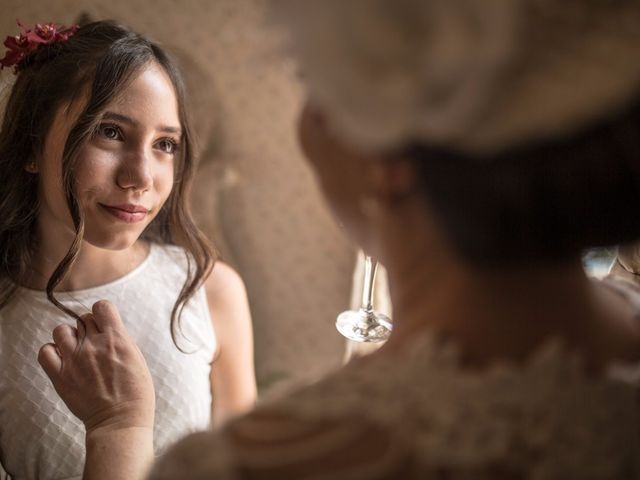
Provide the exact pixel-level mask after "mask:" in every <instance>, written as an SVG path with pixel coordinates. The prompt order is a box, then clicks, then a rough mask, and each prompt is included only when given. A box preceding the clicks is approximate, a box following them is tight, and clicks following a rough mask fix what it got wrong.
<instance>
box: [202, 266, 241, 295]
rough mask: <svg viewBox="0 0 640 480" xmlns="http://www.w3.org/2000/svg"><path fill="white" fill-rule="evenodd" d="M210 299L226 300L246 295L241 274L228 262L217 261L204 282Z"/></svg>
mask: <svg viewBox="0 0 640 480" xmlns="http://www.w3.org/2000/svg"><path fill="white" fill-rule="evenodd" d="M204 288H205V291H206V292H207V298H208V299H209V301H216V302H217V301H225V299H226V300H230V299H233V298H237V297H241V298H244V297H245V296H246V290H245V286H244V282H243V281H242V278H241V277H240V274H238V272H236V271H235V270H234V269H233V268H232V267H231V266H229V265H228V264H226V263H224V262H221V261H217V262H216V264H215V266H214V267H213V270H212V271H211V274H210V275H209V278H207V280H206V281H205V283H204Z"/></svg>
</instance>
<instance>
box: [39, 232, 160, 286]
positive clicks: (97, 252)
mask: <svg viewBox="0 0 640 480" xmlns="http://www.w3.org/2000/svg"><path fill="white" fill-rule="evenodd" d="M41 238H42V237H41ZM38 243H39V248H38V250H37V252H36V255H35V258H34V261H33V264H32V273H31V276H30V277H29V279H28V282H27V285H26V286H27V287H28V288H31V289H34V290H45V289H46V286H47V282H48V281H49V278H50V277H51V275H52V274H53V272H54V271H55V269H56V267H57V266H58V264H59V263H60V261H61V260H62V259H63V258H64V257H65V255H66V254H67V251H68V249H69V247H70V245H71V241H70V240H69V241H68V242H54V241H49V240H47V239H45V240H40V241H39V242H38ZM149 248H150V247H149V244H148V243H147V242H145V241H142V240H138V241H137V242H136V243H134V244H133V245H131V246H130V247H128V248H125V249H121V250H109V249H103V248H99V247H95V246H93V245H91V244H90V243H88V242H86V241H83V242H82V244H81V246H80V252H79V254H78V257H77V259H76V261H75V262H74V264H73V265H72V266H71V268H70V269H69V271H68V272H67V275H66V276H65V277H64V278H63V279H62V281H61V282H60V283H59V284H58V286H57V287H56V289H55V291H73V290H81V289H85V288H92V287H97V286H100V285H104V284H105V283H109V282H111V281H114V280H117V279H118V278H120V277H122V276H124V275H125V274H127V273H129V272H130V271H131V270H133V269H134V268H136V267H137V266H138V265H140V264H141V263H142V262H143V261H144V259H145V258H146V257H147V254H148V252H149Z"/></svg>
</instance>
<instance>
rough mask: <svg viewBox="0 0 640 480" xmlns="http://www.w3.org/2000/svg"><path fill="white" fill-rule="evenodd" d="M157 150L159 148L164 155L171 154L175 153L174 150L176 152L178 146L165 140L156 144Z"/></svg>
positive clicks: (169, 140)
mask: <svg viewBox="0 0 640 480" xmlns="http://www.w3.org/2000/svg"><path fill="white" fill-rule="evenodd" d="M158 148H160V150H162V151H163V152H164V153H172V154H173V153H176V150H178V144H177V142H175V141H174V140H171V139H168V138H167V139H164V140H160V141H159V142H158Z"/></svg>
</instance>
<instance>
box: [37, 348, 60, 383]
mask: <svg viewBox="0 0 640 480" xmlns="http://www.w3.org/2000/svg"><path fill="white" fill-rule="evenodd" d="M38 363H39V364H40V366H41V367H42V369H43V370H44V373H46V374H47V376H48V377H49V378H50V379H51V381H52V382H54V384H55V383H56V382H57V380H58V377H59V375H60V370H61V369H62V359H61V358H60V355H58V352H57V351H56V347H55V345H53V344H52V343H47V344H45V345H43V346H42V347H41V348H40V351H39V352H38Z"/></svg>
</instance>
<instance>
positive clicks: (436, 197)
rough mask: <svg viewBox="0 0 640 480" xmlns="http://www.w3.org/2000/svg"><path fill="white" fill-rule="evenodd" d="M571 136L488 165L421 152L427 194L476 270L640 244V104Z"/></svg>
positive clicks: (520, 148)
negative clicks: (636, 242)
mask: <svg viewBox="0 0 640 480" xmlns="http://www.w3.org/2000/svg"><path fill="white" fill-rule="evenodd" d="M628 105H629V106H628V107H627V108H625V109H623V110H622V111H620V110H618V111H615V112H612V113H611V114H610V115H608V116H606V117H605V116H603V117H602V118H600V120H599V121H596V122H592V124H591V125H588V126H587V127H585V128H582V129H580V130H579V131H576V132H573V133H571V134H567V135H563V136H558V137H556V138H548V139H546V140H538V141H535V142H534V141H531V142H530V143H527V144H523V145H517V146H514V147H512V148H510V149H508V150H506V151H503V152H500V153H498V154H495V155H491V156H485V157H473V156H471V155H466V154H462V153H458V152H455V151H452V150H449V149H445V148H436V147H431V146H428V145H424V144H415V145H412V146H410V147H409V148H407V149H405V150H404V151H403V152H402V155H405V156H408V157H410V158H412V159H414V161H415V165H416V167H417V168H418V170H419V172H420V179H421V183H422V186H423V189H422V190H423V191H424V194H425V196H426V198H427V199H428V202H429V204H430V205H431V206H432V207H433V209H434V212H435V215H436V216H437V217H438V221H439V223H440V224H441V225H442V226H443V227H444V231H445V232H446V233H447V235H448V236H449V239H450V240H451V241H452V242H453V244H454V245H455V246H456V248H457V249H458V251H459V252H460V253H461V254H462V255H463V256H464V257H465V258H467V259H468V260H470V261H471V262H473V263H475V264H478V265H486V266H498V265H507V266H508V265H513V264H522V263H533V262H536V263H538V262H550V261H551V262H554V261H558V260H563V259H568V258H571V257H577V256H579V255H580V253H581V252H582V251H583V250H584V249H586V248H591V247H599V246H609V245H615V244H619V243H624V242H629V241H632V240H635V239H637V238H638V237H640V215H639V214H638V213H637V212H636V211H635V208H637V206H638V205H640V150H638V138H639V136H640V100H639V99H638V98H635V99H632V101H631V102H629V104H628Z"/></svg>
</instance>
